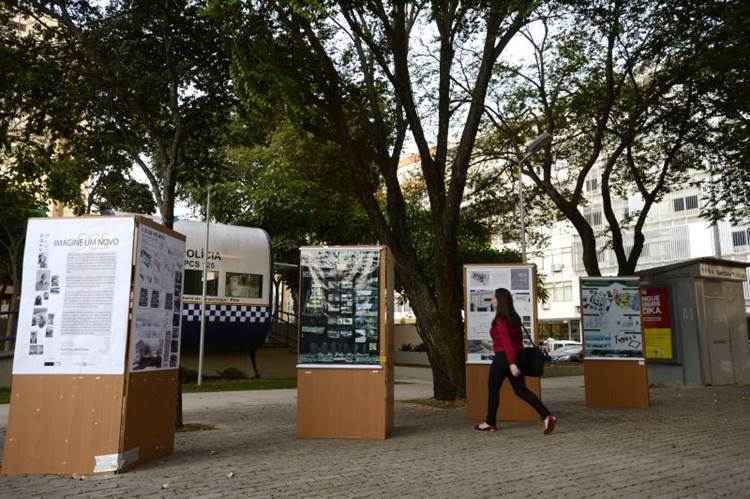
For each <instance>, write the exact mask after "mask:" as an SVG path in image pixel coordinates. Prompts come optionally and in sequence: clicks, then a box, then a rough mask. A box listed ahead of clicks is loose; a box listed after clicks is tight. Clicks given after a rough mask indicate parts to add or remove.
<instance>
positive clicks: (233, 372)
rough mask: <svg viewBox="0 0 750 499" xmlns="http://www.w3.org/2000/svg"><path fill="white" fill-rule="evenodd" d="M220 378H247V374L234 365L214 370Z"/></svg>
mask: <svg viewBox="0 0 750 499" xmlns="http://www.w3.org/2000/svg"><path fill="white" fill-rule="evenodd" d="M216 373H217V374H218V375H219V378H220V379H247V378H248V375H247V374H245V372H244V371H241V370H239V369H237V368H236V367H227V368H226V369H222V370H221V371H216Z"/></svg>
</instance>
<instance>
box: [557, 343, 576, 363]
mask: <svg viewBox="0 0 750 499" xmlns="http://www.w3.org/2000/svg"><path fill="white" fill-rule="evenodd" d="M582 355H583V345H581V344H578V345H566V346H564V347H562V348H558V349H557V350H555V351H554V352H550V354H549V356H550V360H551V362H580V361H581V359H582Z"/></svg>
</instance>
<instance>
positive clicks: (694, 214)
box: [529, 172, 750, 339]
mask: <svg viewBox="0 0 750 499" xmlns="http://www.w3.org/2000/svg"><path fill="white" fill-rule="evenodd" d="M586 190H587V192H586V196H587V198H588V199H589V206H588V207H586V208H584V216H585V217H586V218H587V220H588V221H589V223H591V225H592V228H594V230H595V231H601V235H599V232H597V235H598V237H597V244H599V245H600V247H601V246H602V245H604V243H605V241H606V240H607V233H608V230H607V229H608V225H607V223H606V220H605V219H604V214H603V212H602V198H601V193H600V191H599V185H598V173H597V172H592V175H591V179H590V180H588V181H587V182H586ZM639 199H640V197H639ZM613 203H615V206H614V209H615V213H618V218H622V217H623V216H624V215H626V214H627V213H628V212H629V213H633V212H634V211H635V210H638V209H640V208H641V206H640V205H639V204H638V203H636V202H634V201H632V200H630V201H625V200H618V201H614V200H613ZM700 205H701V190H700V188H699V187H688V188H685V189H683V190H680V191H675V192H672V193H669V194H667V195H665V196H664V198H663V199H662V200H661V201H660V202H659V203H657V204H655V205H654V206H652V208H651V210H650V212H649V215H648V218H647V221H646V224H645V226H644V236H645V239H646V242H645V245H644V248H643V252H642V254H641V258H640V260H639V261H638V270H640V269H645V268H650V267H657V266H661V265H667V264H670V263H674V262H677V261H681V260H687V259H690V258H698V257H703V256H721V257H722V258H727V259H732V260H741V261H747V262H750V226H741V227H735V226H732V225H731V224H729V223H727V222H722V223H720V224H719V227H718V229H719V235H720V244H719V247H718V248H717V247H716V246H717V245H716V244H715V242H714V241H715V239H716V238H715V229H714V227H713V226H711V225H710V224H709V222H708V221H706V220H705V219H703V218H701V217H700ZM546 230H547V231H548V234H547V235H548V236H549V241H548V244H547V245H546V247H545V248H543V249H541V250H540V251H538V252H537V253H538V254H537V255H530V257H529V261H530V262H532V263H535V264H536V265H537V268H538V271H539V273H540V274H541V275H542V276H543V279H544V282H545V285H546V288H547V289H548V291H549V300H548V302H547V303H545V304H543V305H540V308H539V318H540V320H541V321H542V330H543V331H545V332H546V333H547V334H551V333H554V334H555V336H558V337H560V336H562V337H565V336H567V337H569V338H571V339H579V331H580V328H579V318H580V308H579V305H580V295H579V287H578V278H579V276H582V275H585V269H584V267H583V260H582V249H581V243H580V239H579V237H578V234H577V232H576V231H575V229H574V228H573V226H572V224H570V223H569V222H568V221H567V220H564V221H559V222H555V223H553V224H552V226H551V228H549V229H546ZM626 237H627V236H626ZM628 250H629V248H626V251H628ZM599 266H600V270H601V273H602V275H616V274H617V260H616V258H615V255H614V253H613V252H612V251H611V250H604V251H603V252H602V253H601V254H600V256H599ZM744 287H745V305H746V309H747V313H748V316H750V276H749V278H748V282H746V283H745V285H744Z"/></svg>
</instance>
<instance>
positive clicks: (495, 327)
mask: <svg viewBox="0 0 750 499" xmlns="http://www.w3.org/2000/svg"><path fill="white" fill-rule="evenodd" d="M492 304H493V305H494V306H495V310H496V312H495V319H494V320H493V321H492V329H490V336H492V346H493V350H494V351H495V358H494V359H493V360H492V366H490V376H489V382H488V385H489V398H488V401H487V418H486V419H485V420H484V422H483V423H480V424H478V425H476V426H474V429H475V430H477V431H497V408H498V406H499V404H500V387H501V386H502V385H503V381H505V378H508V379H509V380H510V384H511V386H512V387H513V392H515V394H516V396H518V398H520V399H523V400H524V401H525V402H526V403H527V404H529V405H530V406H531V407H533V408H534V410H535V411H536V412H537V413H538V414H539V417H540V418H541V419H542V421H543V422H544V433H545V434H548V433H552V431H553V430H554V429H555V424H556V423H557V418H555V416H553V415H552V414H550V412H549V411H548V410H547V408H546V407H545V406H544V404H542V401H541V400H539V398H538V397H537V396H536V394H534V392H532V391H531V390H529V389H528V388H526V382H525V381H524V377H523V374H522V373H521V370H520V369H519V368H518V356H519V354H520V353H521V351H522V350H523V338H522V335H521V318H520V317H519V316H518V313H516V309H515V308H514V307H513V295H511V294H510V291H508V290H507V289H505V288H498V289H496V290H495V296H493V297H492Z"/></svg>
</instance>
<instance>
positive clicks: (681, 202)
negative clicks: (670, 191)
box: [672, 194, 698, 211]
mask: <svg viewBox="0 0 750 499" xmlns="http://www.w3.org/2000/svg"><path fill="white" fill-rule="evenodd" d="M672 203H673V204H674V211H685V210H697V209H698V195H697V194H693V195H692V196H687V197H684V198H675V199H674V200H673V201H672Z"/></svg>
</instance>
